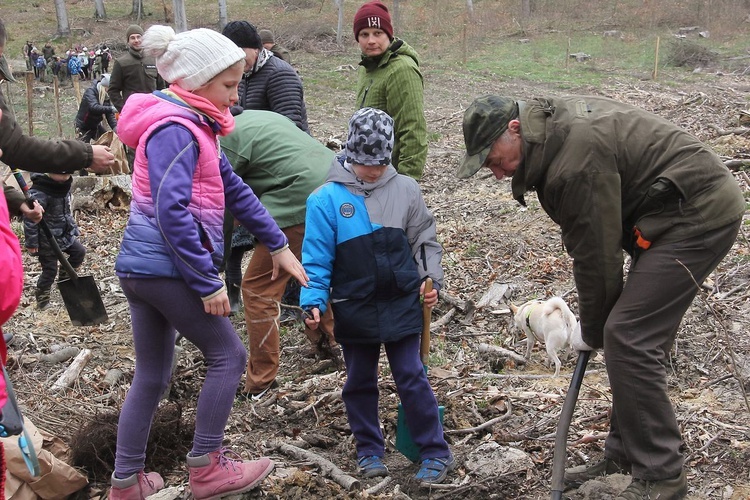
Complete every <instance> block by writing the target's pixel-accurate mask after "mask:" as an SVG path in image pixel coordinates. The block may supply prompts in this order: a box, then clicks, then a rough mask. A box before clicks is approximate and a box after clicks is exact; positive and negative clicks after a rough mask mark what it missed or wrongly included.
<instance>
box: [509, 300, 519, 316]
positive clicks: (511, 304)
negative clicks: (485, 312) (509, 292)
mask: <svg viewBox="0 0 750 500" xmlns="http://www.w3.org/2000/svg"><path fill="white" fill-rule="evenodd" d="M508 307H510V310H511V311H513V314H516V313H517V312H518V307H516V306H515V304H513V302H508Z"/></svg>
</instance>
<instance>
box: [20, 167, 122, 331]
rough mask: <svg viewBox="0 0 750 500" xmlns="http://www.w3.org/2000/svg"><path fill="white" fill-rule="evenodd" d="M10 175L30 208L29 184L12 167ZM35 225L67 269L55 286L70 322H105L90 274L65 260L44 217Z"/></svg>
mask: <svg viewBox="0 0 750 500" xmlns="http://www.w3.org/2000/svg"><path fill="white" fill-rule="evenodd" d="M13 176H14V177H15V178H16V182H18V185H19V186H20V188H21V190H23V194H24V195H25V196H26V200H27V202H28V204H29V206H30V207H33V206H34V199H33V198H32V197H31V196H30V195H29V186H28V185H27V184H26V181H25V180H24V178H23V175H22V174H21V172H20V171H18V170H14V171H13ZM39 227H41V228H42V232H43V233H44V235H45V236H46V237H47V241H49V244H50V245H51V246H52V250H53V251H54V252H55V255H56V256H57V258H58V260H59V261H60V264H62V267H63V269H65V270H66V271H67V272H68V278H67V279H64V280H61V281H58V282H57V286H58V288H59V289H60V295H62V298H63V302H64V303H65V309H67V310H68V316H70V321H71V322H72V323H73V324H74V325H75V326H90V325H98V324H101V323H104V322H105V321H107V320H108V319H109V318H108V316H107V311H106V309H104V303H103V302H102V297H101V295H99V288H98V287H97V286H96V282H95V281H94V277H93V276H78V274H76V272H75V270H74V269H73V266H71V265H70V262H68V259H66V258H65V254H63V252H62V250H60V246H59V245H58V244H57V240H55V237H54V236H53V235H52V231H51V230H50V228H49V226H48V225H47V222H46V221H45V220H44V219H42V220H41V221H39Z"/></svg>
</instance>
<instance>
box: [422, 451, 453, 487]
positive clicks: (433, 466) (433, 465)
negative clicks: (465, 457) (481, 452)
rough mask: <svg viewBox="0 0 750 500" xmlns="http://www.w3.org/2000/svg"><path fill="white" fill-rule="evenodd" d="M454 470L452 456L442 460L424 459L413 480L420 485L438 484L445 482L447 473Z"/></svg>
mask: <svg viewBox="0 0 750 500" xmlns="http://www.w3.org/2000/svg"><path fill="white" fill-rule="evenodd" d="M455 468H456V459H455V458H454V457H453V455H450V456H449V457H444V458H425V459H424V460H422V467H421V468H420V469H419V472H417V475H416V476H414V478H415V479H416V480H417V481H419V482H420V483H427V484H440V483H442V482H443V481H445V478H446V477H447V476H448V473H449V472H450V471H452V470H453V469H455Z"/></svg>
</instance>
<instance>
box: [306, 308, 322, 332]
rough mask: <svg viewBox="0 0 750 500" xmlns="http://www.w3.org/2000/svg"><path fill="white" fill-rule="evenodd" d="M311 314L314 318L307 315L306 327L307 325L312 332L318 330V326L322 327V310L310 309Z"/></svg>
mask: <svg viewBox="0 0 750 500" xmlns="http://www.w3.org/2000/svg"><path fill="white" fill-rule="evenodd" d="M310 314H312V318H311V317H309V316H308V315H307V314H306V315H305V325H307V327H308V328H309V329H310V330H317V329H318V326H320V309H318V308H317V307H313V308H312V309H310Z"/></svg>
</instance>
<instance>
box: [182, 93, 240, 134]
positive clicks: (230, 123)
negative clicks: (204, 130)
mask: <svg viewBox="0 0 750 500" xmlns="http://www.w3.org/2000/svg"><path fill="white" fill-rule="evenodd" d="M169 91H170V92H172V93H173V94H175V95H176V96H177V97H179V98H180V99H182V100H183V101H185V104H187V105H188V106H190V107H191V108H193V109H194V110H195V111H197V112H198V113H200V114H202V115H205V116H207V117H208V118H209V119H210V120H211V121H214V122H216V123H218V124H219V127H220V129H219V132H217V134H218V135H222V136H223V135H227V134H229V133H231V132H232V130H234V116H232V113H230V112H229V109H227V110H226V111H225V112H224V113H220V112H219V110H218V109H216V106H214V105H213V103H212V102H211V101H209V100H208V99H206V98H204V97H201V96H199V95H195V94H194V93H192V92H190V91H188V90H185V89H183V88H182V87H180V86H179V85H176V84H174V83H173V84H172V85H170V86H169Z"/></svg>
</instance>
